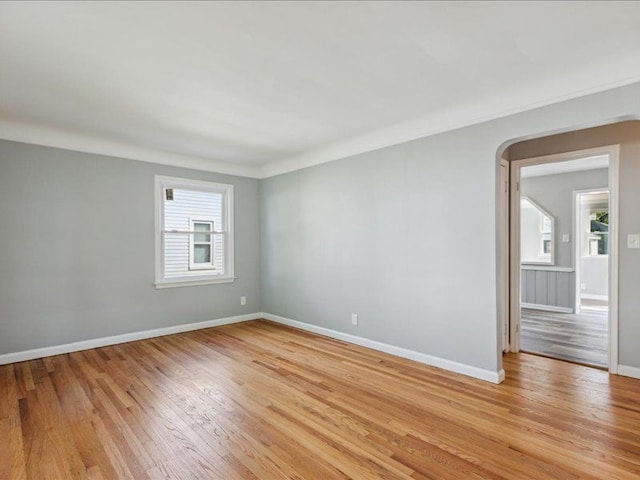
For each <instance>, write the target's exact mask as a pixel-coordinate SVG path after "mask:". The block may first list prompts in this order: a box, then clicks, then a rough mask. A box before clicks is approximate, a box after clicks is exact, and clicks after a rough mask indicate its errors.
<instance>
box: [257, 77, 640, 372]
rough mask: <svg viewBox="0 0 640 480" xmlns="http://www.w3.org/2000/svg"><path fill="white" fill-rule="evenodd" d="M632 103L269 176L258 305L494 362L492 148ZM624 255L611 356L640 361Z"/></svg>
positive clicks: (635, 98)
mask: <svg viewBox="0 0 640 480" xmlns="http://www.w3.org/2000/svg"><path fill="white" fill-rule="evenodd" d="M639 112H640V84H634V85H631V86H627V87H623V88H619V89H615V90H610V91H608V92H603V93H599V94H595V95H590V96H587V97H582V98H579V99H575V100H571V101H566V102H562V103H558V104H554V105H551V106H548V107H544V108H539V109H536V110H532V111H529V112H525V113H522V114H517V115H512V116H509V117H505V118H502V119H498V120H493V121H490V122H485V123H481V124H478V125H474V126H470V127H467V128H463V129H459V130H454V131H450V132H446V133H443V134H439V135H434V136H430V137H425V138H422V139H419V140H415V141H412V142H408V143H405V144H402V145H396V146H392V147H388V148H385V149H381V150H378V151H374V152H370V153H365V154H361V155H357V156H353V157H349V158H346V159H343V160H339V161H336V162H331V163H326V164H323V165H318V166H314V167H310V168H306V169H303V170H299V171H296V172H292V173H288V174H283V175H279V176H276V177H272V178H269V179H266V180H265V181H264V182H263V185H262V194H261V199H262V202H261V203H262V205H261V208H262V242H263V255H262V259H263V268H262V276H263V282H262V292H263V294H262V297H263V311H266V312H269V313H272V314H275V315H281V316H284V317H288V318H292V319H295V320H299V321H303V322H308V323H312V324H315V325H319V326H322V327H328V328H332V329H336V330H339V331H342V332H347V333H351V334H355V335H359V336H362V337H366V338H369V339H372V340H377V341H381V342H386V343H389V344H393V345H396V346H400V347H404V348H409V349H413V350H416V351H419V352H423V353H426V354H430V355H435V356H438V357H442V358H445V359H449V360H453V361H458V362H462V363H465V364H469V365H473V366H475V367H479V368H484V369H487V370H491V371H497V370H499V369H500V368H501V362H502V359H501V354H500V348H499V343H498V339H499V338H500V334H501V331H500V325H499V322H498V321H497V319H496V311H497V309H496V306H497V304H496V298H497V292H496V245H497V240H496V231H497V224H496V211H497V209H496V197H497V193H498V192H497V184H496V175H497V171H498V165H497V155H500V154H501V153H502V150H503V146H504V145H506V144H508V143H513V142H514V141H516V140H519V139H523V138H531V137H534V136H541V135H543V134H545V133H546V132H553V131H560V130H563V129H567V130H568V129H572V128H576V126H584V125H589V124H591V125H594V124H602V123H607V122H611V121H615V120H616V119H619V118H625V116H626V118H629V117H628V116H630V115H636V114H638V113H639ZM639 138H640V137H639ZM637 158H638V157H637V156H636V158H635V159H631V158H629V159H628V160H627V162H626V163H627V166H626V167H625V170H624V174H623V177H622V178H623V182H624V185H623V186H624V187H625V190H626V195H625V196H623V204H622V208H623V209H625V210H626V213H625V214H624V215H625V218H626V220H627V222H626V224H625V227H623V229H622V233H623V235H624V234H626V233H627V232H628V231H640V225H639V223H640V216H637V215H636V217H635V219H633V218H631V216H632V210H631V208H630V202H631V201H634V203H635V204H637V203H638V198H637V195H638V194H637V193H635V194H633V193H631V191H630V190H629V189H628V186H629V185H631V184H632V183H633V182H635V184H636V185H637V184H638V182H639V181H640V162H639V161H638V160H637ZM636 192H637V189H636ZM625 260H626V261H627V262H628V266H625V268H624V274H625V275H626V276H625V279H624V281H623V288H622V292H621V293H622V294H623V295H622V299H623V301H624V302H625V303H624V306H623V308H622V312H623V322H625V325H624V327H623V329H622V331H623V332H624V334H625V335H628V337H627V339H625V341H624V343H623V345H622V347H623V349H622V352H621V353H622V356H621V360H622V361H623V363H626V364H627V365H633V366H640V353H639V352H640V351H638V350H637V349H636V350H635V352H634V351H632V350H631V349H630V348H629V347H630V346H631V345H632V344H635V345H637V344H638V343H639V342H640V322H638V321H637V320H636V319H635V318H632V313H633V312H636V316H635V317H636V318H637V312H638V311H640V308H639V307H640V305H639V300H638V298H640V297H637V295H636V299H634V298H631V297H630V296H629V294H630V292H631V291H632V290H635V291H637V290H638V288H640V280H639V279H638V277H637V275H636V276H635V278H634V277H633V275H630V272H632V271H636V272H637V271H638V268H640V251H638V250H636V251H632V252H626V254H625V255H624V256H623V264H624V263H625ZM352 312H353V313H358V314H359V315H360V325H358V326H352V325H351V324H350V314H351V313H352Z"/></svg>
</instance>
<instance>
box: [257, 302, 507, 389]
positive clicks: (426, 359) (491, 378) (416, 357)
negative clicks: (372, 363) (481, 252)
mask: <svg viewBox="0 0 640 480" xmlns="http://www.w3.org/2000/svg"><path fill="white" fill-rule="evenodd" d="M262 316H263V318H266V319H267V320H271V321H273V322H277V323H281V324H283V325H288V326H290V327H294V328H299V329H301V330H306V331H308V332H312V333H317V334H319V335H324V336H326V337H331V338H335V339H337V340H342V341H344V342H349V343H353V344H356V345H360V346H361V347H367V348H371V349H373V350H378V351H380V352H385V353H389V354H391V355H395V356H397V357H402V358H407V359H409V360H413V361H416V362H420V363H424V364H425V365H430V366H432V367H438V368H442V369H444V370H449V371H451V372H455V373H461V374H462V375H467V376H469V377H474V378H478V379H480V380H485V381H487V382H492V383H501V382H502V381H503V380H504V370H500V371H499V372H493V371H491V370H484V369H482V368H478V367H473V366H471V365H466V364H464V363H458V362H454V361H452V360H447V359H444V358H440V357H434V356H432V355H427V354H426V353H420V352H416V351H414V350H408V349H406V348H402V347H396V346H394V345H389V344H387V343H382V342H377V341H375V340H369V339H368V338H363V337H358V336H356V335H351V334H349V333H343V332H339V331H337V330H331V329H329V328H324V327H319V326H317V325H312V324H309V323H304V322H299V321H297V320H291V319H290V318H285V317H280V316H278V315H272V314H270V313H263V314H262Z"/></svg>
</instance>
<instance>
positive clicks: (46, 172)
mask: <svg viewBox="0 0 640 480" xmlns="http://www.w3.org/2000/svg"><path fill="white" fill-rule="evenodd" d="M155 174H162V175H170V176H178V177H187V178H194V179H202V180H211V181H216V182H225V183H232V184H233V185H235V242H236V244H235V251H236V256H235V268H236V274H237V276H238V280H237V281H236V282H235V283H230V284H220V285H206V286H197V287H181V288H170V289H161V290H157V289H156V288H155V287H154V285H153V283H154V271H155V270H154V269H155V251H154V249H155V233H154V228H155V227H154V175H155ZM258 192H259V181H258V180H255V179H248V178H241V177H232V176H226V175H217V174H213V173H205V172H199V171H194V170H187V169H181V168H173V167H167V166H162V165H155V164H149V163H144V162H137V161H132V160H124V159H119V158H112V157H103V156H99V155H92V154H86V153H78V152H71V151H68V150H61V149H55V148H48V147H39V146H34V145H27V144H21V143H14V142H8V141H0V246H1V248H0V354H5V353H11V352H17V351H23V350H28V349H32V348H39V347H45V346H52V345H60V344H64V343H69V342H75V341H80V340H86V339H92V338H97V337H103V336H108V335H116V334H122V333H127V332H135V331H140V330H148V329H153V328H160V327H166V326H172V325H178V324H184V323H192V322H200V321H205V320H212V319H216V318H223V317H229V316H234V315H240V314H244V313H253V312H259V311H260V305H261V300H260V258H259V249H260V247H259V245H260V241H259V218H258V215H259V209H258V202H259V193H258ZM241 295H246V296H247V305H246V306H243V307H241V306H240V296H241Z"/></svg>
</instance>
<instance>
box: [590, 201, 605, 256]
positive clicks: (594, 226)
mask: <svg viewBox="0 0 640 480" xmlns="http://www.w3.org/2000/svg"><path fill="white" fill-rule="evenodd" d="M587 236H588V254H589V256H597V255H608V254H609V211H608V210H592V211H591V212H589V218H588V224H587Z"/></svg>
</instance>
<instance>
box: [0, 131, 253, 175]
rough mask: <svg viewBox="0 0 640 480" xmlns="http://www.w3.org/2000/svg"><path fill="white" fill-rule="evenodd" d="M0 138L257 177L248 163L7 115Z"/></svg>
mask: <svg viewBox="0 0 640 480" xmlns="http://www.w3.org/2000/svg"><path fill="white" fill-rule="evenodd" d="M0 139H4V140H12V141H15V142H22V143H31V144H34V145H42V146H45V147H55V148H64V149H66V150H74V151H77V152H86V153H95V154H98V155H107V156H111V157H119V158H126V159H129V160H138V161H142V162H150V163H157V164H160V165H171V166H174V167H183V168H191V169H194V170H202V171H206V172H215V173H222V174H227V175H236V176H240V177H251V178H257V177H258V170H257V168H256V167H255V166H251V165H238V164H234V163H229V162H222V161H217V160H212V159H208V158H202V157H195V156H189V155H181V154H177V153H172V152H167V151H163V150H156V149H153V148H147V147H140V146H137V145H132V144H128V143H124V142H117V141H113V140H108V139H104V138H100V137H97V136H91V135H86V134H81V133H75V132H71V131H67V130H62V129H57V128H52V127H45V126H43V125H35V124H32V123H23V122H17V121H13V120H7V119H0Z"/></svg>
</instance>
